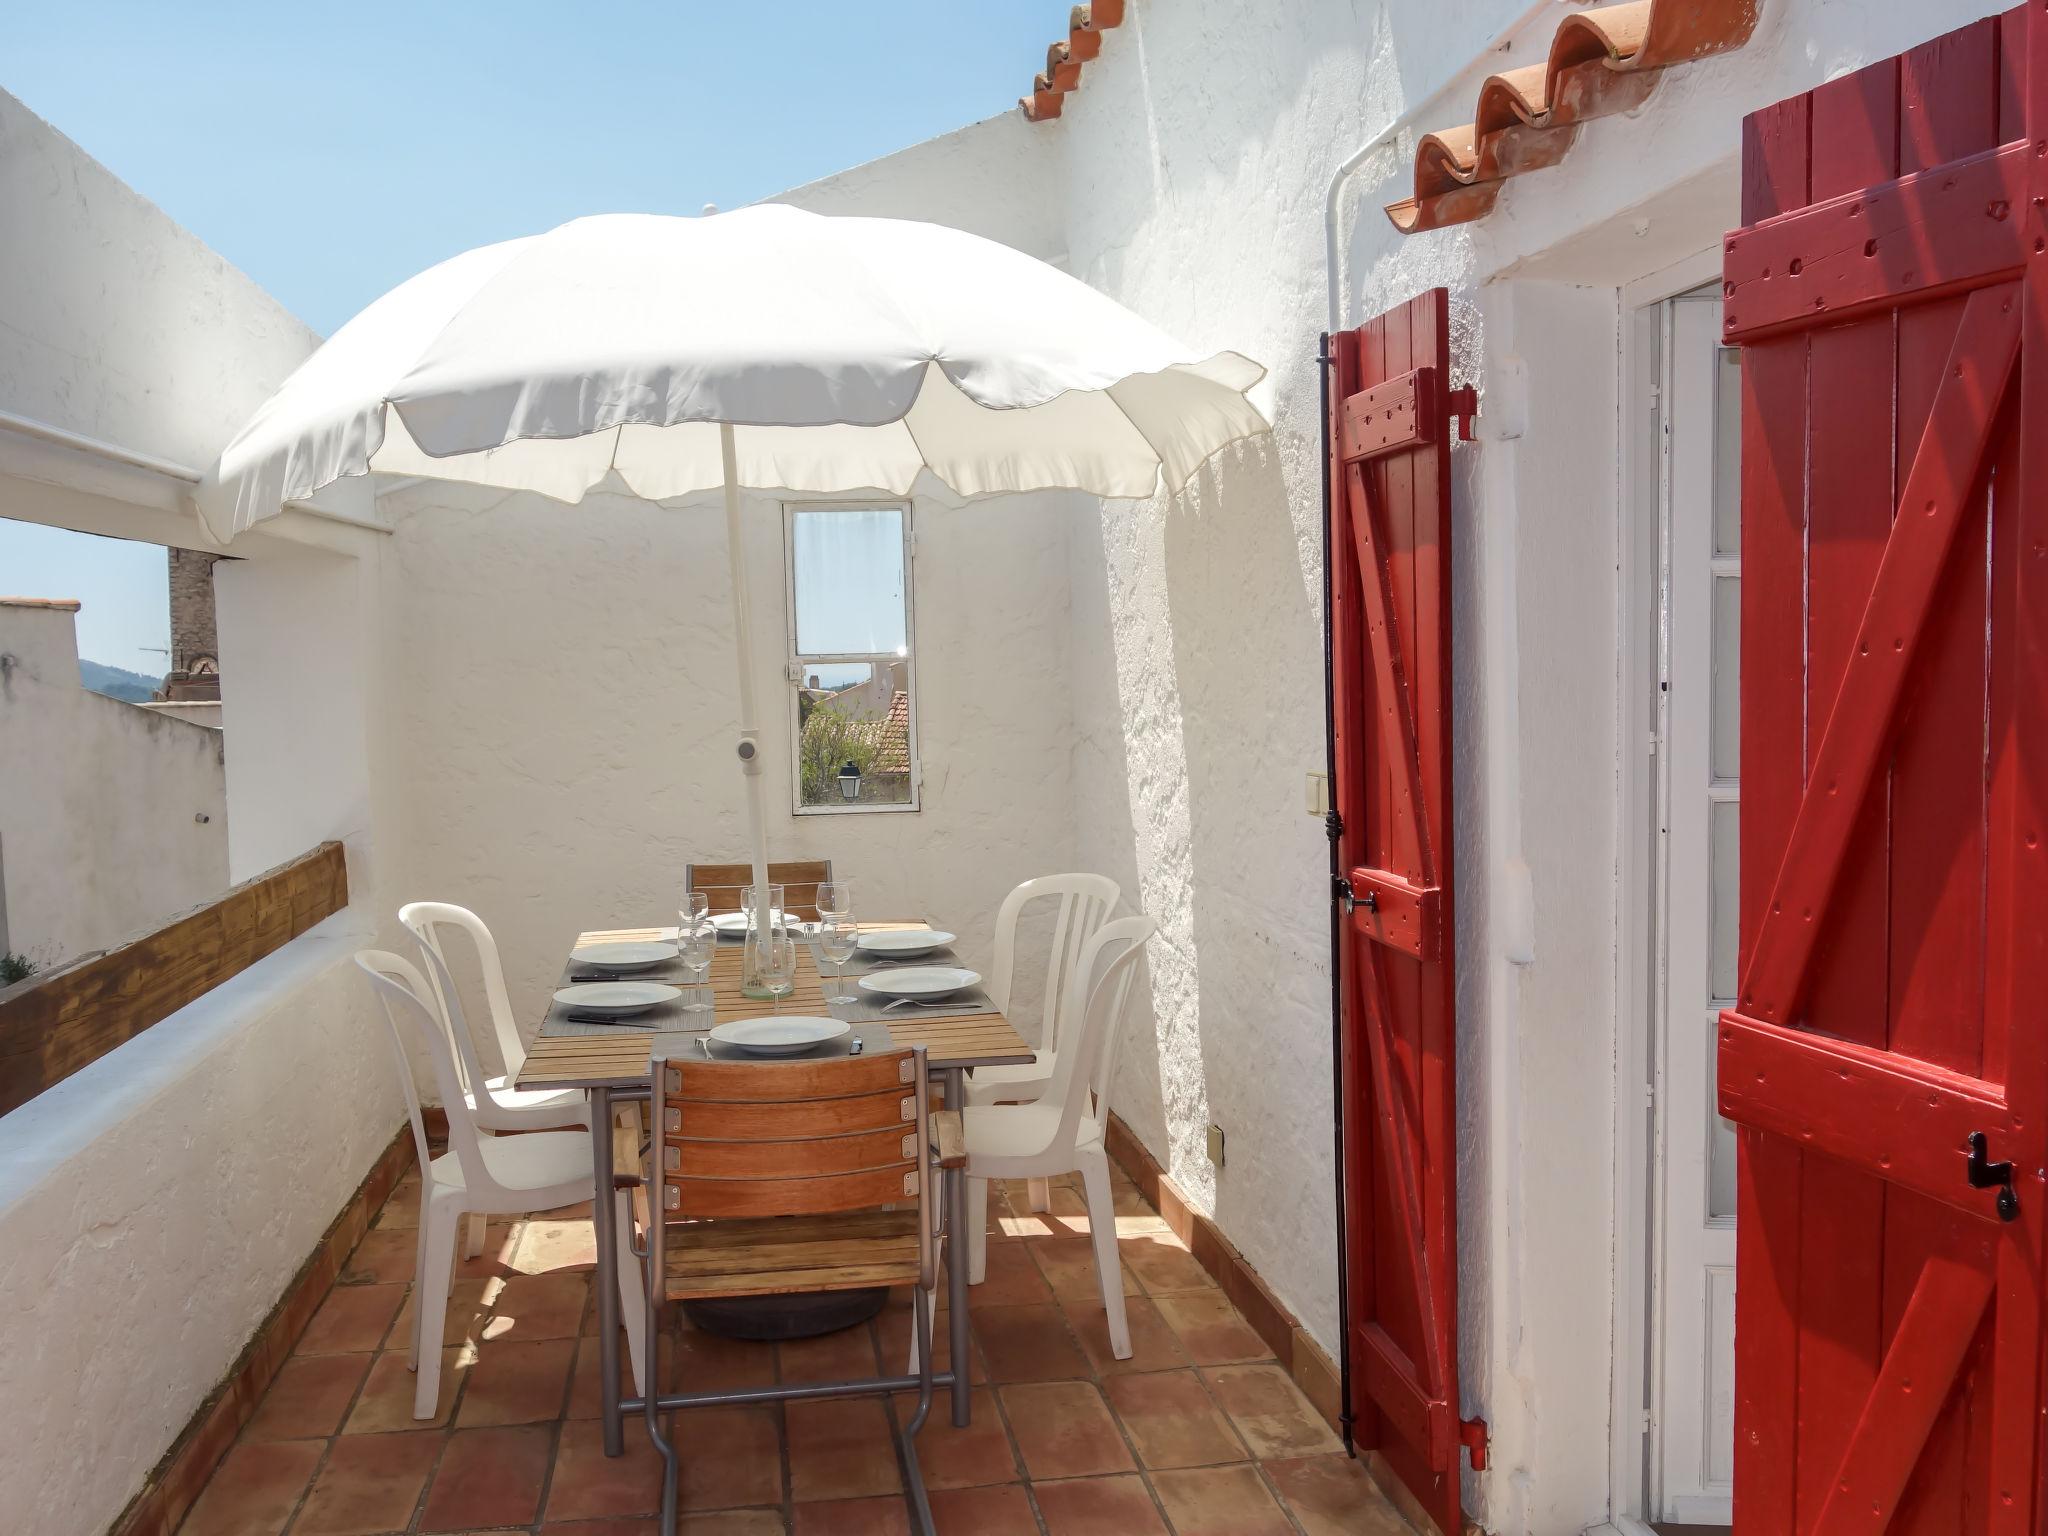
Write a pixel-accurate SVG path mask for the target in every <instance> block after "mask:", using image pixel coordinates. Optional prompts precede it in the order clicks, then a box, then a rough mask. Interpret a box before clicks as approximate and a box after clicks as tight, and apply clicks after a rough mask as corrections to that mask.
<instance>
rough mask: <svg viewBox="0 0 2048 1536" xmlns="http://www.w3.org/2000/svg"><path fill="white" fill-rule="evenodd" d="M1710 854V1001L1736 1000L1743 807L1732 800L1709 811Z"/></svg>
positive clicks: (1708, 969)
mask: <svg viewBox="0 0 2048 1536" xmlns="http://www.w3.org/2000/svg"><path fill="white" fill-rule="evenodd" d="M1708 816H1709V823H1708V828H1707V835H1708V842H1709V849H1708V857H1709V859H1710V860H1711V861H1712V865H1713V868H1712V870H1711V872H1710V874H1709V879H1710V880H1711V882H1712V886H1713V917H1712V923H1713V932H1712V935H1711V937H1710V940H1709V948H1708V951H1707V981H1708V990H1709V992H1710V994H1711V995H1710V996H1709V997H1708V998H1707V999H1705V1001H1708V1002H1733V1001H1734V1000H1735V941H1736V937H1737V918H1738V914H1739V911H1740V909H1739V906H1738V903H1737V898H1738V896H1739V895H1740V894H1741V893H1740V887H1739V879H1740V876H1741V869H1740V867H1739V858H1740V851H1741V843H1740V839H1739V835H1738V834H1739V831H1740V826H1741V808H1740V807H1739V806H1737V805H1736V803H1735V802H1734V801H1733V800H1716V801H1715V802H1714V803H1713V805H1712V806H1711V807H1710V808H1709V811H1708Z"/></svg>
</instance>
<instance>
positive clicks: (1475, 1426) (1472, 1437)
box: [1458, 1419, 1486, 1472]
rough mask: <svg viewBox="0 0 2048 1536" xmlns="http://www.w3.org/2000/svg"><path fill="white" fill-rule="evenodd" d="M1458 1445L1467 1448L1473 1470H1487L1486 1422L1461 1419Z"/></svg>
mask: <svg viewBox="0 0 2048 1536" xmlns="http://www.w3.org/2000/svg"><path fill="white" fill-rule="evenodd" d="M1458 1443H1459V1444H1460V1445H1462V1446H1464V1447H1465V1450H1466V1452H1467V1453H1468V1454H1469V1455H1470V1456H1471V1458H1472V1470H1473V1471H1474V1472H1484V1471H1485V1470H1486V1420H1484V1419H1461V1420H1459V1422H1458Z"/></svg>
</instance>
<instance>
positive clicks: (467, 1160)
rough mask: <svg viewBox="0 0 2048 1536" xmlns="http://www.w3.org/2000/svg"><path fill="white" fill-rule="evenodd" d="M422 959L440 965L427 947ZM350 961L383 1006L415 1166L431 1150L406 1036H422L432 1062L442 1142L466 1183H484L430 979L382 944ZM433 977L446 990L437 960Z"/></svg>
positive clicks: (423, 1162) (478, 1185) (475, 1185)
mask: <svg viewBox="0 0 2048 1536" xmlns="http://www.w3.org/2000/svg"><path fill="white" fill-rule="evenodd" d="M426 960H427V968H428V970H429V972H431V971H432V970H433V969H434V968H435V967H436V966H441V961H440V957H439V956H438V955H436V954H435V953H434V952H433V951H432V950H428V951H427V955H426ZM356 964H357V965H359V966H361V967H362V968H363V973H364V974H365V975H366V976H368V977H369V978H370V990H371V991H372V992H374V993H375V994H376V996H377V1001H378V1002H379V1003H380V1004H381V1005H382V1006H383V1009H384V1022H385V1023H386V1024H387V1025H388V1026H389V1027H390V1030H391V1048H392V1050H393V1051H394V1052H395V1053H396V1055H397V1057H398V1080H399V1082H400V1083H402V1084H403V1085H404V1087H405V1109H406V1113H407V1114H408V1115H409V1116H410V1117H411V1119H412V1139H413V1145H414V1148H415V1149H416V1150H417V1151H418V1153H419V1158H420V1168H421V1169H422V1170H424V1169H425V1168H426V1167H427V1166H428V1164H430V1163H431V1162H432V1161H433V1152H432V1151H431V1150H430V1149H429V1147H428V1145H427V1127H426V1121H425V1119H424V1117H423V1116H422V1115H421V1112H420V1090H419V1085H418V1084H417V1083H415V1082H414V1081H413V1075H412V1052H411V1051H410V1050H409V1049H408V1048H407V1042H408V1040H411V1039H419V1040H424V1041H425V1042H426V1046H427V1055H428V1057H429V1059H430V1060H431V1061H432V1062H433V1065H434V1085H435V1087H436V1088H437V1089H438V1090H439V1091H440V1094H441V1103H442V1106H443V1108H445V1109H446V1111H447V1113H448V1145H449V1148H450V1149H451V1150H452V1151H453V1152H454V1153H455V1158H456V1162H457V1163H458V1164H459V1165H460V1167H461V1169H462V1176H463V1180H464V1182H465V1183H467V1184H468V1185H469V1187H470V1188H472V1189H484V1188H488V1187H490V1182H491V1181H490V1177H489V1175H488V1173H487V1172H486V1171H485V1169H484V1161H483V1153H482V1152H481V1151H480V1150H479V1149H478V1147H477V1137H476V1123H475V1122H474V1121H473V1120H472V1119H471V1118H470V1114H469V1106H468V1105H467V1104H466V1103H464V1102H463V1097H462V1079H461V1077H460V1076H459V1075H458V1074H457V1072H456V1067H455V1055H454V1052H452V1051H451V1050H450V1049H449V1047H448V1032H447V1029H446V1027H445V1026H444V1025H443V1024H442V1022H441V1020H440V1018H439V1016H438V1014H437V1012H436V1009H435V1005H434V1002H433V998H434V996H435V991H434V986H435V983H434V982H432V981H429V980H428V979H427V977H426V976H423V975H422V974H421V973H420V970H419V967H417V966H415V965H414V964H413V963H412V962H411V961H410V960H408V959H406V958H405V957H404V956H403V955H394V954H392V953H391V952H390V951H389V950H385V949H359V950H357V951H356ZM436 980H437V981H438V982H439V984H440V985H441V986H442V987H446V988H449V990H450V991H451V992H452V990H453V988H452V987H450V986H449V981H448V975H447V968H446V967H445V966H441V974H440V975H439V976H438V977H437V978H436ZM455 1006H456V1007H457V1009H458V1010H459V1009H460V1008H461V1006H462V1005H461V1003H460V1002H457V1003H456V1005H455ZM458 1017H459V1014H458Z"/></svg>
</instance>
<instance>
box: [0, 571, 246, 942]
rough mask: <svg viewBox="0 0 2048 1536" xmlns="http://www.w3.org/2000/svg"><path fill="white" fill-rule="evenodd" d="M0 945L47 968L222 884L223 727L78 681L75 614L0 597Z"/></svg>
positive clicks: (146, 926) (205, 896) (149, 924)
mask: <svg viewBox="0 0 2048 1536" xmlns="http://www.w3.org/2000/svg"><path fill="white" fill-rule="evenodd" d="M0 882H4V885H0V949H11V950H13V951H14V952H15V953H17V954H24V955H27V956H28V957H29V958H30V959H32V960H34V961H35V962H36V963H37V964H38V965H39V966H41V967H43V968H44V969H48V968H49V967H51V966H53V965H57V964H60V963H62V962H63V961H65V960H68V959H71V958H74V957H76V956H78V955H82V954H87V953H90V952H91V951H93V950H96V949H106V948H109V947H111V946H113V945H115V944H118V943H120V942H121V941H123V940H124V939H129V938H133V937H134V936H135V935H137V934H140V933H146V932H147V931H149V930H150V929H151V928H154V927H157V926H158V925H159V924H161V923H164V922H167V921H168V920H170V919H171V918H173V917H176V916H177V915H178V914H179V913H181V912H184V911H186V910H188V909H189V908H192V907H196V906H198V905H199V904H200V903H202V902H204V901H208V900H211V899H212V898H213V897H215V896H218V895H219V894H220V893H221V892H222V891H224V890H226V889H227V885H228V848H227V790H226V784H225V780H224V777H223V768H222V752H221V733H220V732H219V731H216V730H208V729H207V728H206V727H205V726H201V725H193V724H191V723H190V722H188V721H184V720H178V719H174V718H172V717H170V716H168V715H162V714H157V713H153V712H152V711H150V710H147V709H142V708H139V707H137V706H136V705H133V704H127V703H123V702H122V701H121V700H119V699H110V698H106V697H104V696H102V695H100V694H97V693H91V692H88V691H87V690H86V689H85V688H83V687H81V686H80V685H79V681H78V634H77V617H76V611H75V610H71V609H64V608H41V607H24V606H19V605H16V604H13V603H10V602H8V601H7V600H6V599H4V598H0Z"/></svg>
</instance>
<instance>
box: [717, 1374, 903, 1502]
mask: <svg viewBox="0 0 2048 1536" xmlns="http://www.w3.org/2000/svg"><path fill="white" fill-rule="evenodd" d="M783 1415H784V1418H783V1423H784V1427H785V1428H786V1429H787V1430H788V1432H789V1496H790V1497H791V1498H792V1499H794V1500H796V1501H797V1502H798V1503H810V1502H812V1501H814V1500H821V1499H858V1498H864V1497H869V1496H873V1495H879V1494H885V1493H896V1492H898V1491H900V1490H901V1488H902V1487H903V1479H902V1475H901V1474H900V1473H899V1472H898V1471H897V1469H896V1440H895V1435H894V1433H893V1431H892V1430H891V1429H890V1427H889V1415H888V1413H887V1412H886V1411H885V1410H884V1408H883V1406H882V1402H881V1399H879V1398H873V1397H849V1398H841V1399H837V1400H830V1399H827V1400H822V1401H818V1402H808V1403H790V1404H788V1405H787V1406H786V1407H785V1408H784V1409H783ZM743 1502H746V1503H755V1502H758V1501H757V1500H752V1499H749V1500H745V1501H743Z"/></svg>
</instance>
